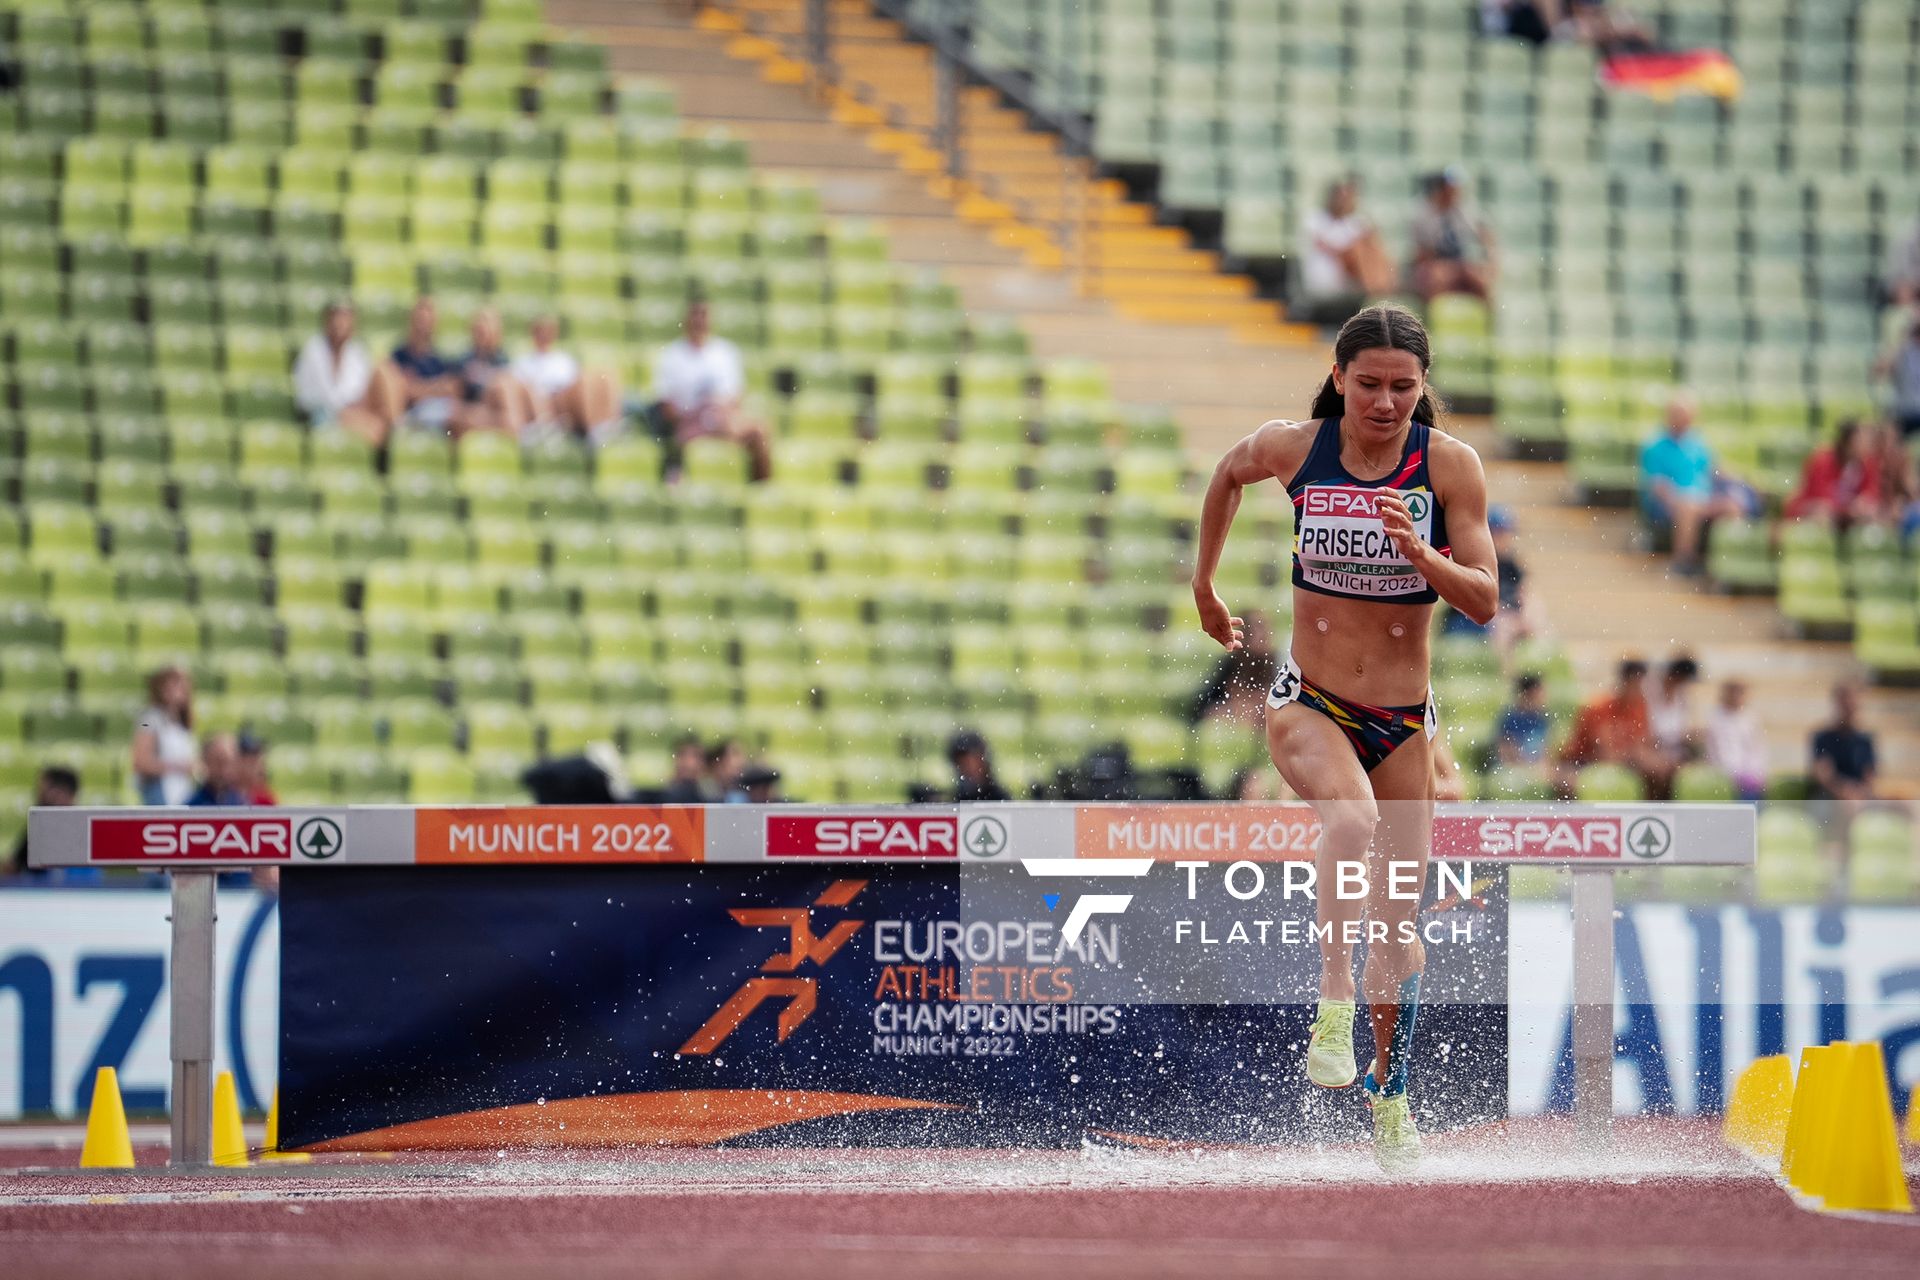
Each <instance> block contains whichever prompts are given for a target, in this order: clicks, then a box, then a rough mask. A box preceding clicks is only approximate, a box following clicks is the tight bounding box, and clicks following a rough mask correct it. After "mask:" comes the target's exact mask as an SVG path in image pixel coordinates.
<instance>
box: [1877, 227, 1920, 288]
mask: <svg viewBox="0 0 1920 1280" xmlns="http://www.w3.org/2000/svg"><path fill="white" fill-rule="evenodd" d="M1881 285H1882V286H1883V287H1884V288H1885V290H1886V300H1887V303H1888V305H1890V306H1895V307H1910V306H1913V305H1914V304H1915V303H1920V218H1915V219H1914V220H1913V226H1912V227H1911V228H1909V229H1908V231H1907V234H1905V235H1904V236H1900V237H1897V238H1895V237H1892V236H1889V237H1888V238H1887V266H1886V272H1885V274H1884V275H1883V276H1882V277H1881Z"/></svg>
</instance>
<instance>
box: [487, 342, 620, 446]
mask: <svg viewBox="0 0 1920 1280" xmlns="http://www.w3.org/2000/svg"><path fill="white" fill-rule="evenodd" d="M527 334H528V337H530V338H531V339H532V340H533V350H531V351H529V352H527V353H526V354H525V355H523V356H521V357H520V358H519V359H517V360H515V361H514V362H513V366H512V368H513V376H514V377H515V378H516V379H517V380H518V381H519V383H520V385H521V386H523V387H525V388H526V389H527V394H528V396H529V397H530V398H531V400H532V414H533V421H535V422H537V423H545V424H550V425H553V426H557V427H565V428H566V429H568V430H570V431H573V432H575V433H577V434H579V435H581V436H584V437H586V438H587V439H589V440H591V441H593V442H594V443H595V444H604V443H606V441H607V440H608V439H610V438H611V437H612V436H613V434H614V433H615V432H616V431H618V430H619V428H620V388H619V387H618V386H617V385H615V383H614V380H613V375H612V374H610V373H608V372H607V371H606V370H604V369H587V370H584V371H583V370H582V369H581V368H580V362H579V361H578V360H576V359H574V358H573V357H572V356H571V355H569V354H567V353H566V352H564V351H562V350H560V349H559V347H557V346H556V345H554V344H555V343H557V342H558V341H559V340H560V324H559V322H558V321H556V320H555V319H554V318H553V317H552V316H541V317H539V318H538V319H536V320H535V321H534V322H533V324H532V326H531V327H530V328H529V329H528V330H527Z"/></svg>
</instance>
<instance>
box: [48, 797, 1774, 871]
mask: <svg viewBox="0 0 1920 1280" xmlns="http://www.w3.org/2000/svg"><path fill="white" fill-rule="evenodd" d="M1408 803H1410V804H1411V803H1414V802H1408ZM1318 838H1319V822H1318V819H1317V818H1316V816H1315V814H1314V810H1313V809H1312V808H1311V807H1310V806H1308V805H1306V804H1299V803H1296V804H1206V803H1197V804H1194V803H1179V804H1137V803H1127V804H1073V803H1052V804H1038V803H1036V804H1018V803H1016V804H982V805H788V804H771V805H612V806H564V805H554V806H514V805H466V806H412V805H338V806H319V807H304V806H297V807H288V808H272V809H264V808H219V809H212V808H208V809H178V808H169V809H162V808H37V809H34V810H33V811H32V813H31V815H30V817H29V819H28V857H29V861H30V864H31V865H32V866H34V867H71V866H89V865H91V866H103V865H104V866H123V867H126V866H133V867H145V868H148V869H156V870H157V869H173V868H180V869H189V868H209V867H245V866H278V867H340V866H394V865H402V866H407V865H415V866H478V865H514V864H565V863H594V864H643V863H708V862H711V863H791V862H824V863H846V862H849V861H857V862H913V863H938V862H942V861H946V862H957V863H962V864H972V863H980V862H1019V861H1022V860H1024V859H1037V858H1045V859H1061V858H1073V859H1105V858H1148V859H1153V860H1156V861H1165V862H1172V861H1180V860H1201V861H1237V860H1245V861H1253V862H1277V861H1291V860H1301V859H1310V858H1312V857H1313V856H1314V847H1315V845H1316V844H1317V842H1318ZM1755 840H1756V820H1755V811H1754V809H1753V807H1752V806H1750V805H1737V804H1669V805H1659V804H1642V805H1562V804H1540V803H1533V804H1458V805H1440V806H1437V812H1436V815H1435V818H1434V823H1433V854H1434V856H1435V857H1436V858H1440V859H1443V860H1447V861H1489V862H1497V863H1507V864H1522V865H1536V866H1571V867H1588V868H1595V869H1606V870H1609V871H1612V870H1626V869H1630V868H1633V867H1636V866H1676V865H1677V866H1747V865H1751V864H1752V862H1753V860H1754V850H1755Z"/></svg>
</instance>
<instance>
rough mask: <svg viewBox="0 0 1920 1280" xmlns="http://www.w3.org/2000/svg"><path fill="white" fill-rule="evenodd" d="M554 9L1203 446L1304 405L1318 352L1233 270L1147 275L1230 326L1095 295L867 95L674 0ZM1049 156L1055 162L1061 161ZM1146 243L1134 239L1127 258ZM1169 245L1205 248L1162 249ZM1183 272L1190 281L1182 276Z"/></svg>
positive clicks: (760, 157) (1135, 215) (1137, 222)
mask: <svg viewBox="0 0 1920 1280" xmlns="http://www.w3.org/2000/svg"><path fill="white" fill-rule="evenodd" d="M708 12H711V11H708ZM548 14H549V17H550V18H551V19H552V20H553V21H555V22H558V23H562V24H565V25H566V26H568V27H570V28H573V29H575V30H579V31H583V32H585V33H586V34H587V35H589V36H590V37H591V38H593V39H596V40H600V41H602V42H604V43H605V44H606V45H607V47H608V58H609V64H610V66H611V68H612V69H613V70H614V71H615V72H618V73H625V72H631V73H636V74H645V75H648V76H651V77H653V78H656V79H658V80H660V81H662V82H663V83H665V84H667V85H670V86H671V87H672V88H673V90H674V92H675V95H676V98H677V99H678V101H679V103H680V109H681V114H682V116H683V118H685V119H686V120H687V121H688V123H689V124H690V125H692V126H695V127H698V126H701V125H724V126H725V127H726V128H727V129H728V130H729V131H730V132H732V133H733V134H735V135H736V136H738V137H740V138H742V139H744V140H745V141H746V143H747V145H748V149H749V153H750V155H751V158H752V161H753V164H754V167H755V169H756V170H758V171H762V172H766V171H773V172H779V171H783V170H784V171H788V172H794V173H797V174H803V175H804V176H806V177H807V178H808V179H809V180H811V181H813V182H814V183H815V185H816V186H817V188H818V190H819V191H820V195H821V199H822V201H823V204H824V207H825V209H826V211H827V212H828V213H830V214H836V215H843V216H854V217H868V218H875V219H878V220H880V221H881V222H882V223H883V224H884V226H885V229H886V233H887V239H888V243H889V245H890V247H891V252H892V256H893V257H894V259H895V260H896V261H900V262H904V263H908V264H912V265H920V266H929V267H936V268H938V269H939V270H940V272H941V274H942V275H943V277H944V278H946V279H947V280H949V281H951V282H952V283H953V284H954V285H955V287H957V288H958V289H959V290H960V292H961V295H962V298H963V300H964V302H965V304H966V305H967V306H968V307H970V308H978V309H981V310H987V311H993V312H1000V313H1008V314H1011V315H1013V316H1015V317H1016V318H1018V320H1019V321H1020V323H1021V326H1022V327H1023V328H1024V329H1025V330H1026V331H1027V332H1028V333H1029V334H1030V335H1031V337H1032V339H1033V342H1034V346H1035V352H1036V354H1038V355H1041V356H1085V355H1088V354H1097V355H1098V356H1099V357H1100V358H1101V360H1102V361H1103V362H1104V363H1106V364H1107V366H1108V368H1109V373H1110V377H1111V383H1112V388H1113V392H1114V395H1115V396H1116V398H1118V399H1119V400H1120V401H1121V402H1123V403H1127V402H1131V403H1157V404H1165V405H1167V406H1168V407H1169V408H1170V409H1171V410H1172V411H1173V412H1174V414H1175V416H1176V418H1177V420H1178V421H1179V422H1180V424H1181V426H1182V427H1183V428H1184V429H1185V430H1186V433H1187V438H1188V440H1189V441H1190V442H1191V443H1192V444H1193V445H1194V446H1195V448H1197V449H1199V450H1201V451H1203V452H1204V451H1210V450H1214V449H1216V448H1218V447H1220V446H1221V445H1223V444H1224V443H1226V442H1228V441H1230V440H1232V439H1235V438H1238V437H1239V436H1241V435H1244V434H1245V433H1246V432H1247V431H1248V430H1250V429H1251V428H1252V427H1253V426H1255V425H1258V424H1259V423H1260V422H1261V421H1262V420H1264V419H1265V418H1268V417H1271V416H1272V415H1273V413H1274V412H1275V408H1274V404H1275V401H1276V394H1275V389H1276V388H1279V389H1283V390H1282V391H1281V392H1280V393H1279V395H1278V397H1277V398H1278V399H1279V400H1280V401H1282V402H1285V401H1290V400H1291V399H1293V398H1295V397H1294V394H1293V388H1297V387H1305V386H1308V385H1310V384H1311V383H1312V381H1313V380H1314V379H1315V378H1316V377H1317V372H1316V370H1317V367H1318V363H1319V359H1320V357H1319V354H1318V353H1317V352H1314V351H1313V350H1312V349H1311V348H1310V347H1302V346H1298V345H1297V344H1289V345H1268V344H1272V343H1274V342H1275V338H1274V336H1273V331H1275V330H1278V329H1279V327H1280V326H1279V323H1278V321H1277V319H1275V318H1273V313H1272V311H1271V309H1270V308H1269V309H1267V310H1266V311H1264V312H1262V311H1255V310H1251V309H1248V308H1245V306H1244V304H1245V303H1246V302H1247V301H1248V299H1247V297H1246V295H1245V294H1244V293H1242V292H1239V291H1238V290H1237V289H1236V287H1235V286H1233V285H1231V284H1222V283H1217V282H1219V281H1221V280H1222V279H1223V278H1222V277H1219V276H1217V275H1214V274H1212V273H1211V272H1206V273H1196V272H1193V271H1190V270H1188V269H1186V266H1187V265H1190V264H1184V263H1183V264H1182V265H1181V266H1179V267H1175V268H1172V269H1169V268H1167V267H1166V266H1164V265H1161V266H1159V267H1156V268H1153V269H1149V270H1147V271H1145V272H1143V273H1142V274H1141V275H1140V276H1139V281H1140V284H1139V286H1138V288H1137V292H1138V293H1139V294H1140V295H1141V296H1143V297H1146V298H1147V299H1148V301H1150V302H1152V303H1155V304H1158V305H1160V306H1163V307H1168V308H1173V309H1178V308H1182V307H1184V308H1187V309H1190V310H1191V311H1194V312H1211V313H1214V314H1216V315H1217V317H1218V318H1219V319H1220V321H1222V322H1219V323H1211V324H1195V323H1173V322H1158V321H1142V320H1138V319H1134V318H1130V317H1128V316H1126V315H1124V314H1122V313H1121V311H1120V310H1119V307H1118V305H1117V304H1116V303H1113V302H1110V301H1108V300H1106V299H1100V298H1088V297H1083V296H1081V295H1080V294H1078V293H1077V292H1076V291H1075V290H1074V288H1073V287H1072V283H1071V281H1070V280H1069V279H1068V278H1067V276H1066V275H1065V273H1063V272H1062V271H1060V270H1058V269H1057V268H1052V269H1049V268H1046V267H1036V266H1035V265H1034V259H1035V257H1036V256H1039V257H1042V258H1044V257H1045V256H1046V255H1045V254H1044V253H1042V254H1039V255H1036V254H1035V253H1034V252H1033V250H1032V248H1031V245H1032V243H1033V241H1032V240H1031V239H1030V238H1026V239H1024V240H1023V238H1022V237H1020V236H1017V235H1016V236H1009V235H1007V234H1006V232H1007V231H1008V230H1009V227H1010V224H1009V223H1008V222H1007V220H1006V219H1005V218H1004V217H1003V216H995V214H994V211H993V210H991V209H984V210H983V209H979V208H977V207H969V206H968V205H967V204H966V203H965V202H962V203H961V204H960V205H958V206H957V205H956V202H955V201H954V200H953V199H951V198H949V194H950V193H946V192H942V193H941V194H935V191H936V190H939V189H940V187H941V183H940V182H939V180H938V177H937V175H932V174H916V173H911V172H907V171H906V170H904V169H903V167H902V165H901V163H900V159H901V156H900V152H899V151H897V150H892V151H890V150H876V149H875V146H874V142H875V140H876V137H879V139H880V141H881V142H882V143H886V142H888V140H887V139H886V138H884V137H880V135H884V134H886V133H888V132H893V131H888V130H875V129H873V128H872V127H871V124H870V123H869V122H870V121H871V119H872V117H871V116H870V115H869V114H867V113H865V112H864V110H862V109H860V108H859V104H857V103H850V102H848V101H847V100H846V99H834V100H827V99H825V98H824V97H823V96H821V95H819V94H817V93H815V92H814V91H812V90H810V89H809V88H808V87H807V86H805V85H801V84H772V85H769V84H766V83H764V82H763V81H762V80H761V79H760V78H759V77H760V74H761V71H762V68H763V63H761V62H756V61H750V60H743V59H740V58H736V57H731V56H729V55H728V53H727V49H728V48H729V46H733V45H736V43H737V42H738V41H739V39H740V36H739V34H738V33H737V32H732V31H724V30H722V31H706V30H699V29H697V26H696V23H697V21H698V19H697V18H696V16H695V15H693V14H690V13H689V12H688V11H687V10H686V9H685V8H683V7H681V6H679V5H675V4H671V3H666V2H663V0H644V2H642V3H631V4H628V3H621V4H611V3H607V2H606V0H554V2H553V3H550V4H549V5H548ZM1002 114H1004V115H1005V116H1006V118H1007V119H1008V120H1012V119H1014V118H1015V117H1014V115H1013V113H1002ZM1035 136H1040V135H1035ZM894 141H897V139H896V140H894ZM1043 142H1044V143H1045V144H1047V145H1051V140H1050V139H1043ZM1048 164H1049V165H1050V166H1055V167H1057V160H1055V161H1050V162H1048ZM1053 185H1054V186H1056V187H1057V186H1058V177H1057V174H1056V176H1055V177H1054V179H1053ZM978 203H983V204H988V205H991V204H993V203H995V202H993V201H990V200H989V201H984V202H978ZM1110 208H1111V209H1113V210H1115V211H1116V212H1114V213H1113V214H1112V215H1111V220H1110V221H1108V222H1106V223H1104V224H1103V225H1104V226H1107V227H1109V228H1110V229H1111V231H1110V234H1118V233H1120V232H1122V231H1123V230H1124V231H1128V232H1137V231H1140V230H1146V231H1155V230H1156V229H1154V228H1151V227H1144V226H1142V225H1141V219H1142V218H1144V216H1145V211H1144V210H1142V209H1140V208H1139V207H1138V206H1134V205H1126V204H1117V205H1113V206H1110ZM1154 238H1155V237H1152V236H1149V237H1147V239H1148V240H1152V239H1154ZM1009 241H1013V242H1012V243H1010V242H1009ZM1112 243H1114V244H1116V245H1121V244H1125V243H1126V241H1125V238H1124V237H1122V238H1121V239H1119V240H1115V241H1113V242H1112ZM1138 251H1139V250H1136V249H1135V248H1134V247H1133V246H1131V245H1129V246H1128V247H1127V252H1128V253H1129V254H1132V253H1135V252H1138ZM1169 251H1170V252H1174V253H1181V252H1191V251H1182V250H1179V249H1178V248H1176V247H1172V246H1168V247H1167V248H1166V249H1163V250H1162V252H1169ZM1115 252H1118V250H1117V249H1116V251H1115ZM1055 257H1056V260H1057V250H1056V251H1055ZM1153 260H1154V261H1157V262H1161V263H1164V261H1165V260H1164V259H1158V258H1156V259H1153ZM1176 279H1177V280H1181V281H1183V282H1184V283H1183V284H1181V285H1175V283H1174V281H1175V280H1176ZM1195 281H1202V282H1205V283H1195ZM1196 304H1199V305H1196ZM1235 329H1240V330H1245V331H1248V332H1250V333H1257V334H1259V336H1260V341H1259V342H1258V343H1248V342H1242V341H1239V340H1237V339H1236V337H1235V335H1234V330H1235ZM1287 336H1289V337H1291V336H1292V335H1291V331H1287Z"/></svg>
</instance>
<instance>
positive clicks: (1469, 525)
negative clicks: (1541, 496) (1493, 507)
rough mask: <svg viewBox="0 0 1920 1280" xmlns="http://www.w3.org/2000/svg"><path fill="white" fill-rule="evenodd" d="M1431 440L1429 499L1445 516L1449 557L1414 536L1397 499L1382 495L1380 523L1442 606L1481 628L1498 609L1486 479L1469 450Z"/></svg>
mask: <svg viewBox="0 0 1920 1280" xmlns="http://www.w3.org/2000/svg"><path fill="white" fill-rule="evenodd" d="M1432 439H1433V452H1432V458H1431V460H1430V461H1429V463H1428V469H1429V471H1430V472H1431V473H1432V475H1433V488H1434V495H1433V496H1434V498H1435V500H1437V501H1438V502H1439V503H1441V505H1443V506H1444V507H1445V508H1446V511H1447V537H1448V539H1449V540H1450V541H1451V543H1452V548H1451V550H1450V552H1449V553H1448V554H1447V555H1442V554H1441V553H1440V552H1439V551H1437V550H1435V549H1434V547H1433V546H1432V545H1431V544H1429V543H1428V542H1427V541H1426V540H1425V539H1424V538H1422V537H1421V536H1420V535H1419V534H1418V533H1416V532H1415V531H1414V527H1413V517H1412V515H1411V514H1410V513H1409V512H1408V511H1407V505H1406V503H1405V502H1404V501H1402V500H1401V498H1400V496H1399V495H1398V494H1396V493H1393V492H1390V491H1387V492H1382V493H1381V495H1380V497H1381V502H1380V523H1381V524H1382V525H1384V526H1385V527H1386V532H1387V536H1388V537H1390V538H1392V539H1393V541H1394V545H1395V546H1397V547H1398V548H1399V549H1400V554H1401V555H1404V556H1405V557H1406V558H1407V559H1408V560H1410V561H1412V562H1413V567H1414V568H1416V569H1418V570H1419V571H1420V574H1421V576H1422V577H1424V578H1425V579H1426V580H1427V582H1428V583H1429V584H1430V585H1431V586H1432V587H1433V589H1434V590H1435V591H1436V592H1438V593H1439V595H1440V598H1441V599H1442V600H1445V601H1446V602H1447V603H1448V604H1450V605H1452V606H1453V607H1454V608H1456V609H1458V610H1459V611H1460V612H1461V613H1464V614H1466V615H1467V617H1469V618H1471V619H1473V620H1474V621H1475V622H1476V623H1478V624H1480V625H1481V626H1485V625H1486V624H1487V623H1489V622H1491V621H1492V620H1493V615H1494V614H1495V613H1496V612H1497V611H1498V610H1499V608H1500V573H1499V569H1498V567H1497V561H1496V559H1495V557H1494V553H1493V533H1492V532H1491V531H1490V530H1489V529H1488V528H1487V475H1486V472H1485V471H1484V470H1483V469H1482V468H1481V466H1480V455H1479V454H1477V453H1475V452H1474V451H1473V448H1472V446H1470V445H1468V444H1466V443H1464V442H1462V441H1459V440H1455V439H1453V438H1452V437H1451V436H1442V435H1440V434H1439V433H1438V432H1435V433H1434V435H1433V438H1432Z"/></svg>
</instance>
